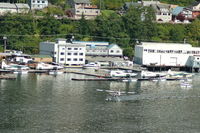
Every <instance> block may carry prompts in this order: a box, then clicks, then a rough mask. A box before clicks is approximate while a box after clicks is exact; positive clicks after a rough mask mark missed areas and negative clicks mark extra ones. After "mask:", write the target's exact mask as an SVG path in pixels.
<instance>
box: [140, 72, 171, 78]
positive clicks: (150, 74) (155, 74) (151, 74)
mask: <svg viewBox="0 0 200 133" xmlns="http://www.w3.org/2000/svg"><path fill="white" fill-rule="evenodd" d="M140 75H141V78H160V77H165V76H166V75H167V74H166V73H158V72H150V71H141V73H140Z"/></svg>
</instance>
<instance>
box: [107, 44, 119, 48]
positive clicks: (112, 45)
mask: <svg viewBox="0 0 200 133" xmlns="http://www.w3.org/2000/svg"><path fill="white" fill-rule="evenodd" d="M114 46H117V47H119V46H118V45H117V44H110V45H109V46H108V49H111V48H112V47H114ZM119 48H120V47H119Z"/></svg>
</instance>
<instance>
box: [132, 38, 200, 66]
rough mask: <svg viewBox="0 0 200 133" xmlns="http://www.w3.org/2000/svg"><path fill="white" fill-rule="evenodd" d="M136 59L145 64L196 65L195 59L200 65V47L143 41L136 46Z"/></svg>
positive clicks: (138, 62)
mask: <svg viewBox="0 0 200 133" xmlns="http://www.w3.org/2000/svg"><path fill="white" fill-rule="evenodd" d="M193 57H195V58H193ZM134 61H135V62H136V63H137V64H141V65H144V66H152V65H155V66H177V67H178V66H180V67H182V66H183V67H184V66H194V63H193V61H195V62H196V64H198V63H199V65H200V48H198V47H192V45H190V44H178V43H155V42H141V43H140V44H138V45H136V46H135V57H134ZM196 66H197V65H196Z"/></svg>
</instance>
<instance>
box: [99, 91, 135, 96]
mask: <svg viewBox="0 0 200 133" xmlns="http://www.w3.org/2000/svg"><path fill="white" fill-rule="evenodd" d="M96 90H97V91H100V92H103V91H104V92H108V93H109V94H110V95H111V96H122V95H127V94H135V92H126V91H120V90H118V91H115V90H101V89H96Z"/></svg>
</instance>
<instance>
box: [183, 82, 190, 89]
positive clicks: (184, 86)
mask: <svg viewBox="0 0 200 133" xmlns="http://www.w3.org/2000/svg"><path fill="white" fill-rule="evenodd" d="M181 87H182V88H191V87H192V84H190V83H189V82H182V83H181Z"/></svg>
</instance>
